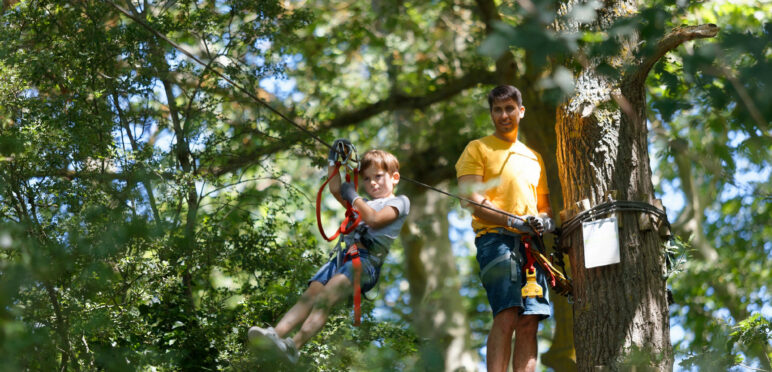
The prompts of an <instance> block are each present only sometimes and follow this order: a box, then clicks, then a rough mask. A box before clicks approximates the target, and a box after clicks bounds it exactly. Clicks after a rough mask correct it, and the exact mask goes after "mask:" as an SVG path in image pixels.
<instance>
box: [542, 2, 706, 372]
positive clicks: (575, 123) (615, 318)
mask: <svg viewBox="0 0 772 372" xmlns="http://www.w3.org/2000/svg"><path fill="white" fill-rule="evenodd" d="M576 3H577V1H575V0H568V1H566V2H565V3H564V4H563V6H562V7H561V10H560V12H561V13H563V14H568V13H569V12H570V8H571V7H572V6H573V5H574V4H576ZM637 6H638V5H637V2H636V1H633V0H615V1H606V2H604V8H603V9H600V10H599V11H598V13H597V15H598V19H597V20H596V21H595V22H594V23H593V24H591V25H586V26H585V25H579V24H568V23H567V24H563V25H560V26H559V27H558V28H560V29H561V30H562V31H578V30H579V29H588V30H590V31H596V32H597V31H604V30H605V28H607V27H608V26H609V25H611V24H613V22H614V21H615V18H618V17H629V16H633V15H634V14H635V12H637ZM717 32H718V28H717V27H716V26H715V25H701V26H687V27H678V28H675V29H674V30H672V31H671V32H670V33H668V34H667V35H664V37H663V38H662V39H660V40H659V42H658V43H657V45H654V46H652V47H653V48H650V49H648V50H647V51H646V52H645V53H642V54H636V53H637V51H638V50H637V48H638V46H639V45H640V41H639V40H638V35H637V34H636V33H631V34H629V35H625V36H620V41H621V48H620V53H621V54H620V55H617V56H614V57H613V58H608V59H607V60H605V62H606V63H608V64H609V65H612V66H615V67H616V68H617V70H618V71H620V72H621V75H620V76H619V77H618V78H617V79H615V80H610V79H609V78H607V77H605V76H601V75H600V74H598V73H596V71H595V68H594V67H595V66H596V65H597V64H598V63H599V62H600V61H599V60H597V59H590V60H589V61H588V60H586V59H584V60H583V61H582V64H583V70H582V71H581V72H580V73H579V74H578V77H577V78H576V84H575V86H576V87H575V93H574V95H573V96H572V97H570V98H569V99H568V100H567V101H566V102H565V103H564V104H562V105H561V106H560V107H559V108H558V111H557V124H556V134H557V139H558V151H557V159H558V167H559V171H560V180H561V185H562V190H563V199H564V210H563V211H562V212H561V215H562V216H563V217H565V218H566V219H568V218H571V217H572V216H574V215H575V214H576V212H577V208H576V207H575V206H576V205H577V202H580V201H582V200H584V199H587V200H588V201H589V203H590V206H594V205H597V204H599V203H601V202H604V201H607V199H606V198H607V195H608V194H610V193H615V194H616V195H615V196H614V199H615V200H632V201H643V202H647V203H649V204H653V202H654V195H653V186H652V183H651V169H650V167H649V154H648V142H647V132H648V130H647V127H646V115H645V111H646V110H645V107H646V102H645V92H644V82H645V79H646V76H647V75H648V73H649V71H650V70H651V68H652V66H653V65H654V64H655V63H656V62H657V60H659V59H660V58H661V57H662V56H664V55H665V54H666V53H667V52H668V51H670V50H672V49H674V48H676V47H678V46H679V45H680V44H682V43H683V42H685V41H688V40H693V39H697V38H707V37H713V36H715V35H716V33H717ZM616 215H617V218H618V219H619V223H620V226H619V227H620V228H619V231H618V233H619V249H620V252H619V253H620V262H619V263H617V264H612V265H606V266H601V267H595V268H591V269H587V268H586V267H585V263H584V249H586V248H587V247H584V246H583V241H582V240H583V239H582V233H581V229H576V230H575V231H573V232H571V233H570V234H564V236H563V237H562V240H561V241H562V244H563V247H564V248H566V249H568V250H569V256H570V262H571V267H572V273H573V280H574V300H575V303H574V341H575V347H576V354H577V355H576V358H577V367H578V369H579V370H580V371H587V370H592V369H596V368H602V369H608V370H619V369H620V368H622V367H626V366H634V367H648V368H653V369H655V370H658V371H663V370H671V369H672V368H673V351H672V347H671V345H670V335H669V333H670V329H669V314H668V305H667V295H666V287H665V276H664V275H663V274H664V273H665V254H664V249H663V246H662V240H661V238H660V236H659V233H658V232H657V231H654V230H653V229H651V226H646V225H647V223H645V221H647V220H648V216H639V213H637V212H620V213H617V214H616ZM597 217H605V216H597ZM639 217H641V218H639ZM649 221H650V220H649ZM563 222H564V223H565V221H563Z"/></svg>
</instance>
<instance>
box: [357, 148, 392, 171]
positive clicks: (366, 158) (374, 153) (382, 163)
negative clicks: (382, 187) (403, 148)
mask: <svg viewBox="0 0 772 372" xmlns="http://www.w3.org/2000/svg"><path fill="white" fill-rule="evenodd" d="M371 166H376V167H378V168H379V169H383V170H385V171H386V172H388V173H389V174H394V173H395V172H399V160H397V157H396V156H394V155H392V154H391V153H390V152H387V151H383V150H376V149H373V150H368V151H367V152H365V153H364V154H362V160H361V161H360V162H359V170H360V171H361V172H364V170H365V169H367V168H369V167H371Z"/></svg>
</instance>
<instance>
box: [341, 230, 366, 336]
mask: <svg viewBox="0 0 772 372" xmlns="http://www.w3.org/2000/svg"><path fill="white" fill-rule="evenodd" d="M347 260H351V266H352V267H353V268H354V325H355V326H359V323H360V322H359V320H360V319H361V318H362V285H361V282H362V261H361V260H360V259H359V249H357V243H354V244H353V245H352V246H351V248H349V249H348V251H346V258H345V259H344V260H343V262H346V261H347Z"/></svg>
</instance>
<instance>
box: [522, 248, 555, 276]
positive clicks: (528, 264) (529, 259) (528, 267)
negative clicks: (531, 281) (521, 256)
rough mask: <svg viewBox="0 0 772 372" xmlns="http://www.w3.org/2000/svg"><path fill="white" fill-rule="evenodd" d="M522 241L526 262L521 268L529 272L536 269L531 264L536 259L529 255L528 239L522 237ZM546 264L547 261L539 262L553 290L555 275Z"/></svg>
mask: <svg viewBox="0 0 772 372" xmlns="http://www.w3.org/2000/svg"><path fill="white" fill-rule="evenodd" d="M522 241H523V245H524V246H525V261H526V262H525V266H523V268H524V269H525V270H527V271H529V272H530V271H533V270H536V268H535V267H534V266H533V264H534V263H535V262H536V259H535V258H534V257H533V254H532V253H531V240H530V239H529V238H528V237H526V236H523V239H522ZM546 263H547V261H544V262H541V264H542V268H543V269H544V271H546V272H547V274H549V276H550V286H551V287H553V288H555V284H556V283H555V280H556V279H555V273H554V272H553V271H552V268H551V267H550V265H545V264H546Z"/></svg>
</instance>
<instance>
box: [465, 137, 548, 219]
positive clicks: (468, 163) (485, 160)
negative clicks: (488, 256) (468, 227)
mask: <svg viewBox="0 0 772 372" xmlns="http://www.w3.org/2000/svg"><path fill="white" fill-rule="evenodd" d="M466 175H477V176H482V178H483V182H484V183H485V184H486V185H485V187H486V189H485V190H484V192H483V191H482V190H480V191H477V192H478V193H480V194H483V196H484V197H485V198H486V199H488V200H489V201H490V202H491V203H493V205H494V206H496V207H497V208H499V209H501V210H503V211H505V212H509V213H512V214H515V215H518V216H524V215H533V216H535V215H537V214H538V213H539V211H538V209H537V200H538V195H541V194H549V188H548V187H547V172H546V170H545V169H544V161H542V159H541V155H539V154H538V153H537V152H536V151H533V150H531V149H530V148H528V146H526V145H524V144H523V143H522V142H520V141H516V142H515V143H511V142H507V141H504V140H502V139H499V138H498V137H496V136H494V135H490V136H487V137H483V138H480V139H477V140H474V141H472V142H469V144H468V145H467V146H466V148H465V149H464V152H463V153H462V154H461V157H459V159H458V161H457V162H456V176H457V177H461V176H466ZM496 227H505V226H501V225H495V224H491V223H488V222H486V221H483V220H480V219H478V218H477V217H474V216H472V228H473V229H474V230H475V231H478V230H481V229H487V228H496ZM510 230H513V231H516V230H514V229H510Z"/></svg>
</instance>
